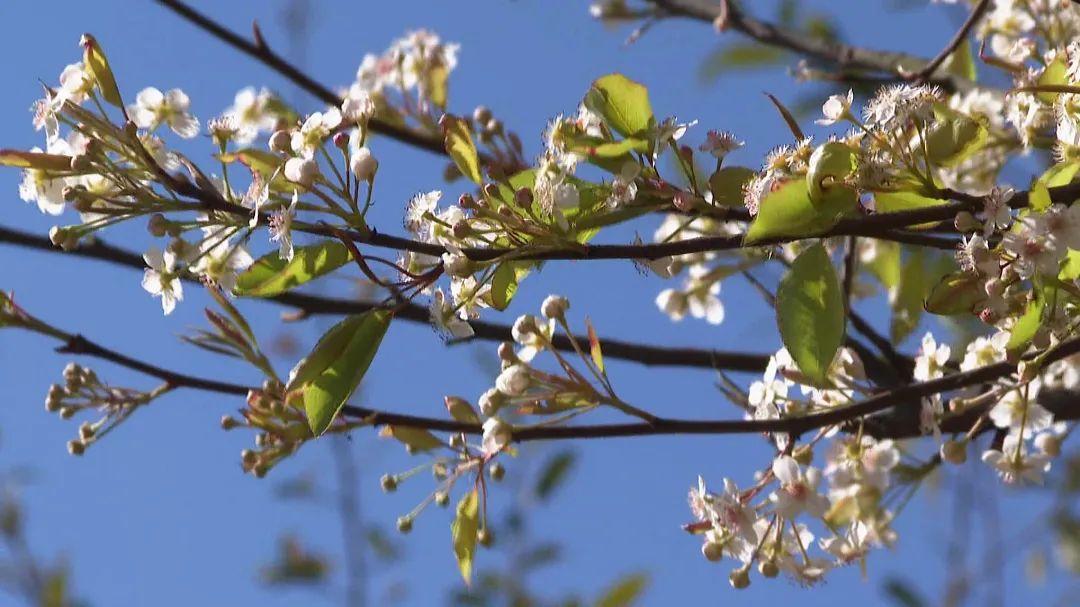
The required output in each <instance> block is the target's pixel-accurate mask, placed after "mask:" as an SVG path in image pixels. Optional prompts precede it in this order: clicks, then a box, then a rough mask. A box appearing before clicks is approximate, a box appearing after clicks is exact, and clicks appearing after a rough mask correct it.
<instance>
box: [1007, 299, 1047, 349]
mask: <svg viewBox="0 0 1080 607" xmlns="http://www.w3.org/2000/svg"><path fill="white" fill-rule="evenodd" d="M1045 307H1046V298H1045V297H1044V296H1043V294H1042V293H1040V290H1039V289H1033V291H1032V299H1031V301H1030V302H1029V303H1028V306H1027V310H1025V311H1024V314H1023V316H1021V317H1020V318H1019V319H1017V321H1016V324H1014V325H1013V328H1012V333H1011V334H1010V335H1009V342H1008V343H1006V344H1005V351H1006V352H1008V353H1009V354H1011V355H1014V356H1018V355H1020V354H1023V353H1024V350H1026V349H1027V347H1028V344H1030V343H1031V340H1032V339H1035V334H1036V333H1038V332H1039V329H1040V328H1042V324H1043V310H1044V308H1045Z"/></svg>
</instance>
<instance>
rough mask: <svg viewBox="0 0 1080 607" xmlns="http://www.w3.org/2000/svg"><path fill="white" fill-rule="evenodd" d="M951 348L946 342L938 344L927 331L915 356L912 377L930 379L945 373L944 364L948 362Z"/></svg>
mask: <svg viewBox="0 0 1080 607" xmlns="http://www.w3.org/2000/svg"><path fill="white" fill-rule="evenodd" d="M951 355H952V349H951V348H950V347H949V346H948V344H938V343H937V342H936V341H934V336H933V335H932V334H930V333H927V334H926V335H924V336H923V339H922V347H920V348H919V353H918V355H916V356H915V372H914V377H915V379H916V380H918V381H930V380H931V379H937V378H939V377H941V376H942V375H944V374H945V364H946V363H948V362H949V356H951Z"/></svg>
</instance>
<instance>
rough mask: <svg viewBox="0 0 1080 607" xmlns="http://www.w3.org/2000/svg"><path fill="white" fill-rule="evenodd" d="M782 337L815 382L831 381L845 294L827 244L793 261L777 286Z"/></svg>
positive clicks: (842, 326) (805, 252)
mask: <svg viewBox="0 0 1080 607" xmlns="http://www.w3.org/2000/svg"><path fill="white" fill-rule="evenodd" d="M776 319H777V324H778V326H779V328H780V338H781V339H782V340H783V342H784V346H785V347H786V348H787V350H788V352H789V353H790V354H791V358H792V359H793V360H794V361H795V364H796V365H797V366H798V367H799V370H800V371H802V372H803V374H804V375H806V376H807V377H808V378H810V380H811V381H813V382H814V384H815V385H819V386H824V385H826V384H827V382H828V373H829V366H830V365H832V361H833V358H834V357H835V356H836V351H837V350H838V349H839V348H840V344H841V343H842V342H843V341H844V325H845V322H844V319H845V314H844V297H843V294H842V292H841V290H840V281H839V280H837V278H836V270H835V269H834V268H833V265H832V261H831V260H830V259H829V254H828V253H826V252H825V247H823V246H821V245H820V244H815V245H813V246H811V247H810V248H808V249H807V250H805V251H803V252H802V253H801V254H800V255H799V256H798V257H797V258H796V259H795V261H794V262H793V263H792V264H791V268H790V269H789V270H788V272H787V274H786V275H785V276H784V278H783V280H781V281H780V286H779V288H777V290H776Z"/></svg>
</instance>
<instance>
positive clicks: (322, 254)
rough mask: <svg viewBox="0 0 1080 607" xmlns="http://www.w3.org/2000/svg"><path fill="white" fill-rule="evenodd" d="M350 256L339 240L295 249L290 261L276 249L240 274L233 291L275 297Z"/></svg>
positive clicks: (333, 267) (252, 295)
mask: <svg viewBox="0 0 1080 607" xmlns="http://www.w3.org/2000/svg"><path fill="white" fill-rule="evenodd" d="M349 259H350V257H349V250H348V248H346V247H345V245H344V244H342V243H340V242H338V241H336V240H326V241H323V242H321V243H319V244H314V245H310V246H306V247H299V248H296V249H294V251H293V258H292V260H290V261H285V260H284V259H282V258H281V256H280V255H278V253H277V251H274V252H272V253H268V254H266V255H264V256H263V257H261V258H259V260H258V261H256V262H255V263H253V264H251V267H249V268H248V269H247V270H245V271H244V273H243V274H241V275H240V276H239V277H237V279H236V287H234V288H233V292H234V293H236V294H237V295H240V296H242V297H273V296H274V295H278V294H281V293H284V292H286V291H289V290H291V289H295V288H296V287H298V286H300V285H302V284H304V283H306V282H309V281H311V280H314V279H316V278H318V277H320V276H324V275H326V274H329V273H330V272H333V271H334V270H336V269H338V268H340V267H341V266H343V265H345V264H346V263H348V262H349Z"/></svg>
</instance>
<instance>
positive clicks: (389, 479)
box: [379, 474, 398, 493]
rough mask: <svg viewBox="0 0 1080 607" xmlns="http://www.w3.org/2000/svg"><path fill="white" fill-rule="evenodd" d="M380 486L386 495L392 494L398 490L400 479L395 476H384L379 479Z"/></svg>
mask: <svg viewBox="0 0 1080 607" xmlns="http://www.w3.org/2000/svg"><path fill="white" fill-rule="evenodd" d="M379 486H380V487H382V490H383V491H384V492H386V493H392V492H394V491H396V490H397V486H398V478H397V477H396V476H394V475H393V474H384V475H382V478H380V479H379Z"/></svg>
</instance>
